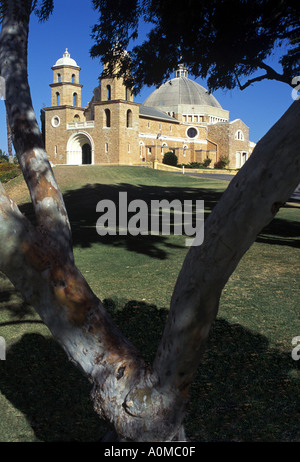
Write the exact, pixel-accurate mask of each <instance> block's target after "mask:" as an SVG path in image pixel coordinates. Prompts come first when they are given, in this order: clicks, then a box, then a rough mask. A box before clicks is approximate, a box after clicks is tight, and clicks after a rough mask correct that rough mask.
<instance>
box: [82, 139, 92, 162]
mask: <svg viewBox="0 0 300 462" xmlns="http://www.w3.org/2000/svg"><path fill="white" fill-rule="evenodd" d="M91 163H92V149H91V146H90V145H89V144H88V143H85V144H84V145H83V146H82V164H83V165H88V164H91Z"/></svg>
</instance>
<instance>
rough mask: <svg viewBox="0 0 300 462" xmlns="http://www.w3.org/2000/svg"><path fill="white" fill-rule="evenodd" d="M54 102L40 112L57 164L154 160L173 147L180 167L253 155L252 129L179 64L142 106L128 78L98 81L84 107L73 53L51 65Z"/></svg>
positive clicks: (233, 163)
mask: <svg viewBox="0 0 300 462" xmlns="http://www.w3.org/2000/svg"><path fill="white" fill-rule="evenodd" d="M52 70H53V83H51V84H50V87H51V107H45V108H43V110H42V111H41V119H42V131H43V136H44V140H45V148H46V151H47V153H48V156H49V160H50V161H51V163H52V164H53V165H87V164H92V165H95V164H119V165H143V164H144V165H146V164H147V165H150V163H152V164H153V163H154V162H155V161H157V162H162V159H163V156H164V154H165V153H166V152H168V151H173V152H174V153H175V154H176V156H177V158H178V163H179V164H188V163H190V162H204V161H205V159H211V163H210V166H211V167H213V166H214V165H215V164H216V163H217V162H218V161H219V160H220V159H221V158H223V157H225V158H227V159H229V164H228V167H229V168H240V167H241V166H242V165H243V164H244V163H245V162H246V160H247V159H248V157H249V155H250V154H251V150H252V148H251V146H252V144H251V143H250V142H249V128H248V127H247V126H246V125H245V124H244V122H243V121H242V120H240V119H236V120H233V121H230V120H229V112H228V111H227V110H225V109H223V108H222V107H221V105H220V104H219V102H218V101H217V100H216V98H215V97H214V96H213V95H212V94H210V93H209V92H208V91H207V90H206V89H205V88H203V87H202V86H201V85H199V84H198V83H196V82H194V81H193V80H191V79H190V78H189V77H188V71H187V69H186V67H185V66H183V65H181V64H180V65H179V66H178V69H176V71H175V75H174V78H172V79H170V80H169V81H167V82H165V83H164V84H163V85H161V86H160V87H159V88H157V89H156V90H155V91H153V92H152V93H151V94H150V96H149V97H148V98H147V99H146V100H145V102H144V103H143V104H140V103H136V102H134V100H133V95H132V93H131V91H130V90H129V89H128V88H126V86H125V85H124V83H123V79H122V78H117V77H116V76H114V75H110V76H109V77H104V78H100V79H99V86H98V87H96V88H95V90H94V92H93V97H92V99H91V101H90V102H89V103H88V105H87V106H85V107H82V105H81V90H82V85H81V84H80V83H79V82H80V80H79V74H80V67H79V66H78V65H77V63H76V61H75V60H74V59H72V58H71V56H70V53H69V52H68V50H66V51H65V53H64V54H63V56H62V57H61V58H60V59H58V60H57V62H56V63H55V65H54V66H53V67H52Z"/></svg>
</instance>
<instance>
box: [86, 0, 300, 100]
mask: <svg viewBox="0 0 300 462" xmlns="http://www.w3.org/2000/svg"><path fill="white" fill-rule="evenodd" d="M93 4H94V7H95V9H96V10H98V11H99V13H100V18H99V21H98V23H97V24H96V25H95V27H94V29H93V37H94V39H95V45H94V46H93V48H92V50H91V54H92V56H94V57H95V56H101V58H102V61H103V62H106V61H109V62H111V63H112V62H115V61H116V60H118V59H120V60H121V64H122V71H123V72H124V71H125V69H128V68H131V70H132V72H133V74H134V76H135V88H134V91H135V92H136V93H137V92H138V91H139V90H140V89H141V87H142V86H144V85H148V86H150V85H159V84H160V83H162V82H163V81H165V80H166V79H167V78H168V77H169V76H170V75H171V73H172V72H173V71H174V68H176V66H177V65H178V62H179V61H180V60H182V61H183V62H184V63H185V64H186V65H187V67H188V68H189V69H190V71H191V73H192V74H194V75H195V76H200V77H202V78H205V79H207V84H208V87H209V89H210V90H215V89H217V88H228V89H232V88H234V87H235V86H237V85H239V86H240V88H245V87H247V86H248V85H249V84H250V83H252V82H253V81H260V80H263V79H265V78H267V79H275V80H279V81H282V82H285V83H288V84H291V81H292V78H293V77H294V76H296V75H299V73H300V65H299V31H300V27H299V15H300V6H299V2H295V1H293V0H256V1H253V0H251V1H250V0H221V1H220V0H201V1H199V0H190V1H189V2H181V1H174V0H163V1H158V0H146V1H142V0H140V1H138V0H131V1H127V0H115V1H111V0H110V1H108V0H102V1H101V0H100V1H98V0H94V1H93ZM140 21H144V22H145V23H147V26H148V25H149V30H150V32H149V34H148V36H147V39H146V40H145V41H144V43H142V44H141V45H138V46H134V44H133V40H134V39H135V38H136V37H137V34H138V30H139V25H140ZM114 43H117V44H118V51H117V52H114V51H113V50H112V45H113V44H114ZM280 47H281V50H282V56H281V58H280V59H279V63H280V64H281V66H282V73H281V74H280V73H279V72H277V71H275V69H273V68H271V67H270V66H268V65H267V64H266V62H265V61H266V59H267V58H268V57H270V56H271V55H272V54H273V52H274V51H275V49H279V48H280ZM124 49H127V50H128V51H129V52H130V59H129V56H128V55H127V54H126V55H124V54H123V55H122V52H123V50H124ZM255 71H261V73H260V75H258V76H257V75H256V76H255V78H253V79H250V76H251V75H252V74H253V73H254V72H255ZM241 79H246V82H244V83H242V82H241Z"/></svg>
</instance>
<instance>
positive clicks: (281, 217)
mask: <svg viewBox="0 0 300 462" xmlns="http://www.w3.org/2000/svg"><path fill="white" fill-rule="evenodd" d="M54 171H55V174H56V177H57V180H58V183H59V185H60V187H61V190H62V191H63V193H64V198H65V202H66V206H67V209H68V212H69V216H70V221H71V226H72V231H73V239H74V253H75V258H76V263H77V265H78V267H79V268H80V270H81V271H82V273H83V275H84V276H85V277H86V279H87V281H88V282H89V284H90V285H91V287H92V289H93V290H94V292H95V293H96V294H97V295H98V296H99V297H100V298H101V299H102V300H103V301H104V303H105V305H106V306H107V309H108V310H109V311H110V313H111V314H112V316H113V318H114V319H115V322H116V323H117V324H118V325H119V326H120V327H121V328H122V330H123V331H124V332H125V333H126V335H127V336H128V337H129V338H130V339H131V340H133V341H134V342H135V344H136V345H137V346H138V347H139V348H140V350H141V351H142V353H143V354H144V356H145V358H146V359H147V360H148V361H150V362H151V360H152V359H153V357H154V355H155V351H156V348H157V344H158V342H159V338H160V336H161V333H162V329H163V326H164V323H165V319H166V316H167V313H168V306H169V302H170V297H171V294H172V290H173V286H174V283H175V281H176V277H177V274H178V271H179V270H180V267H181V264H182V261H183V259H184V257H185V255H186V252H187V250H188V248H187V247H186V246H185V238H184V237H183V236H162V235H159V236H138V237H132V236H106V237H100V236H99V235H98V234H97V233H96V231H95V224H96V221H97V218H98V217H99V214H97V213H96V204H97V203H98V201H100V200H102V199H112V200H115V201H116V200H117V198H118V194H119V192H120V191H126V192H127V194H128V201H130V200H133V199H143V200H146V201H147V203H148V204H149V201H150V200H151V199H162V198H166V199H168V200H172V199H175V198H177V199H181V200H184V199H193V200H196V199H203V200H204V201H205V213H206V214H208V213H210V211H211V209H212V208H213V207H214V205H215V203H216V202H217V201H218V200H219V198H220V197H221V194H222V192H223V191H224V189H225V188H226V186H227V182H225V181H224V182H223V181H215V180H213V179H205V180H204V179H199V178H192V177H188V176H186V175H180V174H175V173H174V174H173V173H167V172H160V171H155V170H152V169H148V168H142V167H113V166H107V167H102V166H97V167H56V168H55V170H54ZM6 187H7V190H8V192H9V193H10V194H11V195H12V197H13V198H15V199H16V200H18V202H19V203H20V204H22V205H21V206H20V207H21V209H22V211H23V212H24V213H25V214H27V215H28V216H29V217H32V209H31V206H30V205H29V204H28V203H27V201H28V194H27V192H26V189H25V187H24V182H23V179H22V178H21V177H19V178H16V179H14V180H12V181H11V182H9V183H8V184H7V186H6ZM299 222H300V208H299V207H296V206H295V207H294V206H286V207H284V208H283V209H281V210H280V212H279V214H278V215H277V217H276V218H275V219H274V220H273V222H272V223H271V224H270V225H269V226H268V227H267V228H266V229H264V230H263V231H262V232H261V233H260V235H259V236H258V238H257V240H256V242H255V243H254V245H253V246H252V247H251V248H250V250H249V251H248V252H247V254H246V255H245V256H244V258H243V259H242V261H241V262H240V264H239V266H238V268H237V270H236V271H235V273H234V274H233V275H232V277H231V278H230V280H229V281H228V283H227V285H226V287H225V290H224V292H223V294H222V298H221V303H220V310H219V314H218V317H217V320H216V322H215V323H214V325H213V328H212V330H211V333H210V337H209V341H208V346H207V350H206V352H205V355H204V357H203V361H202V363H201V366H200V368H199V370H198V372H197V375H196V377H195V380H194V383H193V386H192V389H191V401H190V405H189V412H188V415H187V418H186V429H187V434H188V436H189V437H190V438H191V440H192V441H295V440H299V439H300V434H299V426H298V422H299V414H300V369H299V365H300V364H299V363H300V361H294V360H293V359H292V357H291V351H292V348H293V347H292V343H291V342H292V338H293V337H295V336H299V335H300V322H299V320H300V319H299V318H300V316H299V282H300V281H299V279H300V278H299V257H300V249H299V244H300V237H299ZM0 285H1V293H0V336H2V337H4V338H5V339H6V341H7V345H8V349H7V359H6V361H1V362H0V369H1V370H0V411H1V416H2V419H0V441H98V440H100V439H101V437H102V435H103V434H104V433H105V431H106V427H105V425H104V424H103V423H102V422H100V421H99V419H98V418H97V416H95V414H94V413H93V410H92V407H91V404H90V402H89V398H88V392H89V385H88V382H87V381H86V379H85V378H84V377H83V376H82V375H81V373H80V372H79V371H77V369H75V367H74V366H73V365H72V364H70V363H69V362H68V360H67V359H66V357H65V354H64V353H63V352H62V351H61V349H60V347H59V346H58V345H57V344H56V342H55V341H54V340H53V338H52V337H51V335H50V333H49V331H48V329H47V327H46V326H44V325H43V324H42V323H41V321H40V319H39V317H38V315H36V314H35V312H34V310H33V309H32V307H30V306H28V305H26V304H24V303H23V302H22V300H21V298H20V296H19V295H18V294H17V293H16V292H15V290H14V288H13V286H12V285H11V284H10V283H9V281H8V280H7V279H6V278H5V277H4V276H3V275H1V278H0Z"/></svg>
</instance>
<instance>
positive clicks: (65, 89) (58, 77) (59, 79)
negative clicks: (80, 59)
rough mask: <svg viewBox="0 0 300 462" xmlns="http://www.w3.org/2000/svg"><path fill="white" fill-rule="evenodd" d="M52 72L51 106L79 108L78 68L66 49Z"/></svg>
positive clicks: (80, 87)
mask: <svg viewBox="0 0 300 462" xmlns="http://www.w3.org/2000/svg"><path fill="white" fill-rule="evenodd" d="M52 70H53V83H52V84H50V87H51V106H52V107H53V106H73V107H81V89H82V85H80V84H79V72H80V70H81V69H80V67H79V66H78V65H77V63H76V61H75V60H74V59H72V58H71V56H70V53H69V52H68V49H67V48H66V51H65V52H64V54H63V56H62V58H60V59H58V60H57V61H56V63H55V65H54V66H53V67H52Z"/></svg>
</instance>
